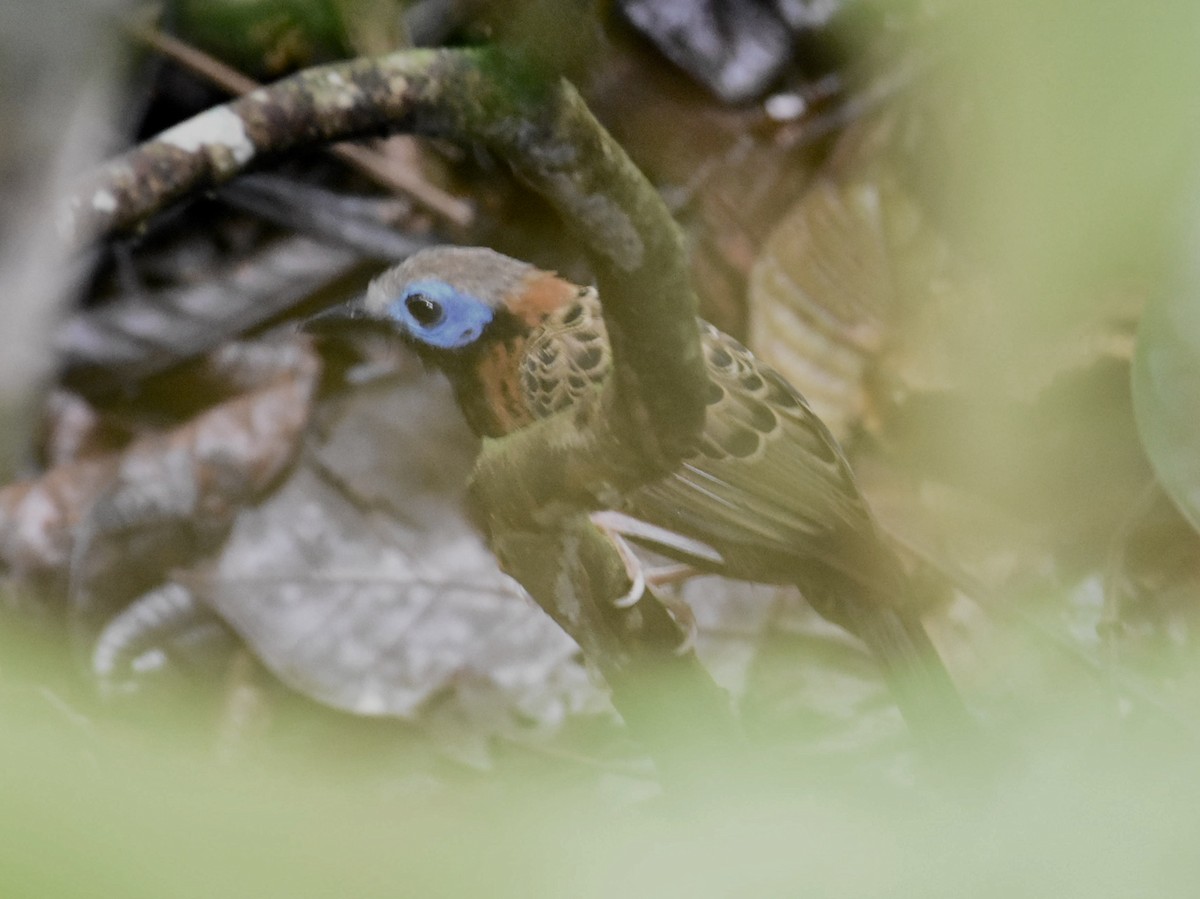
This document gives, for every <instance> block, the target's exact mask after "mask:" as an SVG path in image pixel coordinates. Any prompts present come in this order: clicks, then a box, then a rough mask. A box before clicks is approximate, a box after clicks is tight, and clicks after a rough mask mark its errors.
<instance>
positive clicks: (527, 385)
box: [520, 288, 610, 418]
mask: <svg viewBox="0 0 1200 899" xmlns="http://www.w3.org/2000/svg"><path fill="white" fill-rule="evenodd" d="M609 366H610V354H609V349H608V335H607V333H606V332H605V330H604V319H603V318H602V317H601V315H600V305H599V300H598V298H597V297H596V292H595V289H593V288H589V289H588V290H587V291H586V292H583V293H581V294H580V295H579V296H578V297H577V298H576V301H575V302H574V303H572V304H570V305H568V306H567V307H566V308H564V309H562V310H560V311H558V312H556V313H555V314H554V315H553V316H552V317H551V318H550V319H549V320H547V322H546V323H545V324H544V325H543V326H542V327H541V328H539V329H538V330H536V331H535V332H534V333H533V334H531V335H530V337H529V341H528V343H527V345H526V347H525V356H524V359H523V360H522V363H521V373H520V378H521V394H522V396H524V398H525V402H526V404H527V405H528V407H529V411H530V412H531V413H532V414H533V416H534V417H535V418H545V417H546V416H547V415H553V414H554V413H555V412H558V411H560V410H562V409H565V408H566V407H568V406H570V405H571V404H572V403H574V402H575V401H576V400H577V399H578V398H579V397H580V396H581V395H582V394H583V393H584V392H585V391H587V390H590V389H591V388H592V387H594V386H595V385H597V384H600V383H602V382H603V381H604V379H605V378H606V377H607V376H608V370H609Z"/></svg>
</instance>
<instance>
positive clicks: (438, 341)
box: [387, 278, 495, 350]
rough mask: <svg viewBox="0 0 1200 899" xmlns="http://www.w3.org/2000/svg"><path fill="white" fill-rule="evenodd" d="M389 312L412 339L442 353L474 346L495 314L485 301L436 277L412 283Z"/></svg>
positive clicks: (391, 305)
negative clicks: (460, 290) (442, 351)
mask: <svg viewBox="0 0 1200 899" xmlns="http://www.w3.org/2000/svg"><path fill="white" fill-rule="evenodd" d="M430 304H432V305H430ZM387 311H388V314H389V315H390V316H391V317H392V318H394V319H395V320H396V321H397V322H398V323H399V324H400V326H401V327H402V328H403V329H404V331H405V332H406V333H407V334H408V335H409V337H411V338H413V339H414V340H419V341H420V342H422V343H425V344H428V345H429V346H431V347H436V348H438V349H441V350H456V349H460V348H462V347H465V346H468V345H470V344H472V343H474V342H475V341H476V340H478V339H479V336H480V335H481V334H482V333H483V329H484V328H486V327H487V326H488V324H489V323H490V322H491V320H492V317H493V315H494V314H495V313H494V312H493V311H492V308H491V307H490V306H488V304H487V303H485V302H483V301H482V300H479V299H476V298H475V297H473V296H471V295H470V294H466V293H461V292H459V291H458V290H455V289H454V288H453V287H451V286H450V285H449V284H447V283H446V282H445V281H438V280H437V279H434V278H429V279H425V280H421V281H414V282H413V283H411V284H409V285H408V286H407V287H406V288H405V290H404V294H403V295H402V296H400V297H399V298H398V299H395V300H393V301H392V302H391V303H390V304H389V305H388V307H387ZM437 313H440V314H437Z"/></svg>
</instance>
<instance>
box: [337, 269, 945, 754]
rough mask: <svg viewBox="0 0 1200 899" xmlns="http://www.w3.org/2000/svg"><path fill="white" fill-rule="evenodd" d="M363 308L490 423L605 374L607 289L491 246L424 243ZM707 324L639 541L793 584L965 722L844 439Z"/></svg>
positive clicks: (900, 678)
mask: <svg viewBox="0 0 1200 899" xmlns="http://www.w3.org/2000/svg"><path fill="white" fill-rule="evenodd" d="M358 314H360V315H365V316H366V317H368V318H371V319H372V320H374V321H377V322H380V321H383V322H387V323H389V324H390V325H391V326H393V327H395V328H396V329H397V330H398V331H399V332H400V333H401V334H402V335H403V336H404V337H405V339H406V340H407V341H408V342H410V343H411V344H412V345H413V346H415V347H416V349H417V351H418V352H419V353H420V354H421V355H422V357H423V358H424V359H425V360H426V361H427V362H428V363H430V364H432V365H434V366H436V367H438V368H440V369H441V370H443V371H444V372H445V373H446V374H447V375H448V376H449V378H450V380H451V382H452V383H453V385H454V389H455V394H456V397H457V399H458V402H459V405H460V406H461V408H462V410H463V412H464V413H465V415H466V417H467V420H468V421H469V422H470V424H471V425H472V427H473V428H474V429H475V430H476V431H477V432H478V433H480V434H482V435H486V436H500V435H503V434H505V433H509V432H511V431H513V430H516V429H519V428H522V427H525V426H526V425H528V424H529V423H531V422H533V421H535V420H537V419H539V418H543V417H545V416H548V415H553V414H555V413H556V412H559V411H562V410H564V409H567V408H569V407H570V406H571V405H572V404H573V403H574V402H575V401H576V400H577V399H578V398H579V397H580V396H582V395H583V394H584V393H585V392H587V391H591V390H595V389H597V388H598V387H599V386H600V385H602V384H603V383H604V380H605V379H606V377H607V376H608V371H609V365H610V354H609V347H608V339H607V336H606V332H605V327H604V319H603V316H602V315H601V309H600V302H599V297H598V296H597V294H596V291H595V290H594V289H592V288H582V287H578V286H576V285H573V284H570V283H569V282H567V281H565V280H563V279H560V278H558V277H556V276H555V275H553V274H551V273H548V272H544V271H541V270H539V269H537V268H535V267H533V266H531V265H528V264H526V263H524V262H520V261H517V260H514V259H510V258H508V257H506V256H502V255H500V254H498V253H495V252H492V251H491V250H485V249H480V248H462V247H443V248H435V249H431V250H424V251H422V252H420V253H417V254H415V255H414V256H412V257H410V258H409V259H408V260H406V261H405V262H403V263H401V264H400V265H399V266H397V267H395V268H393V269H392V270H390V271H388V272H387V273H385V274H384V275H382V276H380V277H379V278H378V279H376V281H375V282H374V283H373V284H372V286H371V288H370V291H369V292H368V295H367V298H366V300H365V304H364V306H363V307H362V308H361V309H360V310H358ZM699 328H700V336H701V342H702V345H703V351H704V356H705V360H706V362H707V369H708V375H709V378H710V381H711V383H710V385H709V388H708V406H707V412H706V419H705V426H704V429H703V431H702V433H701V434H700V435H699V437H698V438H697V440H696V443H695V446H694V449H693V451H692V452H691V454H690V455H688V456H687V458H685V459H684V461H683V462H682V463H681V464H680V466H679V467H678V468H677V469H676V470H675V471H674V472H672V473H671V474H670V475H668V476H667V477H665V478H662V479H661V480H659V481H656V482H654V483H651V484H648V485H645V486H643V487H641V488H639V489H637V490H635V491H632V492H631V493H629V494H628V495H627V496H625V497H624V498H623V502H622V505H621V507H620V509H619V511H621V512H624V513H627V514H628V515H630V516H632V517H634V518H637V519H640V520H642V521H645V522H648V523H650V524H651V525H654V526H656V528H658V529H660V530H657V531H655V532H653V534H652V535H651V536H650V537H648V538H647V537H645V535H643V539H644V540H645V541H646V542H649V543H652V544H653V545H654V546H655V548H657V549H658V550H660V551H662V552H665V553H667V554H669V555H674V556H677V557H680V558H684V559H686V560H688V561H692V562H693V563H695V564H697V565H698V566H700V567H703V568H705V569H709V570H714V571H717V572H719V573H722V574H725V575H728V576H731V577H735V578H740V579H745V580H755V581H763V582H771V583H794V584H796V585H797V586H798V587H799V588H800V589H801V590H802V591H803V593H804V595H805V597H806V598H807V599H808V600H809V602H810V603H811V604H812V605H813V606H814V607H815V608H816V609H817V610H818V611H819V612H820V613H821V614H822V615H824V616H825V617H827V618H829V619H830V620H832V621H834V622H836V623H837V624H839V625H841V626H843V627H845V628H846V629H847V630H849V631H850V632H852V633H854V634H855V635H857V636H858V637H860V638H861V639H862V640H864V642H866V643H867V645H868V646H869V647H870V648H871V649H872V651H873V652H874V654H875V655H876V657H877V658H878V659H879V661H880V664H881V667H882V669H883V671H884V674H885V675H886V677H887V679H888V682H889V685H890V686H891V687H892V689H893V693H894V695H895V696H896V699H897V702H898V704H899V705H900V707H901V710H902V711H903V712H904V714H905V716H906V717H907V718H908V719H909V721H910V724H911V725H913V726H914V729H915V730H916V731H917V732H919V733H922V734H923V735H925V736H929V735H931V734H933V733H937V732H944V731H945V729H946V728H947V727H952V728H953V727H959V726H960V725H961V724H962V723H963V722H965V721H967V715H966V712H965V710H964V709H963V707H962V705H961V702H960V701H959V699H958V696H957V693H956V692H955V690H954V688H953V686H952V684H951V681H950V678H949V676H948V675H947V674H946V671H945V669H944V667H943V666H942V664H941V662H940V660H939V659H938V657H937V654H936V652H935V651H934V648H933V646H932V644H931V643H930V642H929V639H928V637H927V636H926V634H925V632H924V630H923V628H922V626H921V624H920V621H919V618H918V617H917V615H916V613H915V612H914V611H913V609H912V608H911V606H910V605H909V604H908V589H909V588H908V580H907V578H906V576H905V573H904V571H903V569H902V567H901V565H900V563H899V561H898V559H897V558H896V556H895V554H894V553H893V552H892V550H891V549H890V548H889V547H888V546H887V544H886V543H885V542H884V540H883V539H881V537H880V535H879V533H878V529H877V527H876V525H875V522H874V520H873V518H872V516H871V514H870V512H869V510H868V508H867V506H866V503H865V502H864V500H863V498H862V496H861V494H860V493H859V491H858V488H857V487H856V485H855V482H854V478H853V476H852V474H851V471H850V468H849V466H848V464H847V463H846V460H845V458H844V456H843V455H842V453H841V451H840V449H839V448H838V446H837V444H836V442H835V441H834V439H833V437H832V436H831V435H830V433H829V431H828V430H827V429H826V428H825V426H824V425H823V424H822V423H821V422H820V420H819V419H818V418H817V417H816V416H815V415H814V414H813V412H812V411H811V410H810V409H809V407H808V405H807V403H806V402H805V401H804V399H803V398H802V397H801V396H800V395H799V394H798V393H797V392H796V391H795V390H794V389H793V388H792V387H791V385H789V384H788V383H787V382H786V381H784V380H783V378H782V377H781V376H780V375H779V374H777V373H776V372H775V371H774V370H772V369H771V368H770V367H768V366H766V365H765V364H763V363H761V362H759V361H758V360H757V359H755V358H754V356H753V355H752V354H751V353H750V352H749V351H748V350H747V349H745V347H743V346H742V345H741V344H739V343H738V342H737V341H735V340H734V339H733V338H731V337H729V336H727V335H725V334H723V333H721V332H720V331H718V330H717V329H716V328H714V327H712V326H711V325H709V324H707V323H705V322H700V323H699ZM670 534H678V535H682V536H683V537H684V538H686V540H683V541H673V540H672V539H671V538H670V536H669V535H670ZM697 543H699V544H702V545H703V547H704V550H703V551H700V552H698V551H697V550H696V547H697Z"/></svg>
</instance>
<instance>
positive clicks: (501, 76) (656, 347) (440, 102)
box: [66, 50, 734, 769]
mask: <svg viewBox="0 0 1200 899" xmlns="http://www.w3.org/2000/svg"><path fill="white" fill-rule="evenodd" d="M394 130H399V131H410V132H415V133H419V134H425V135H436V136H439V137H443V138H449V139H451V140H455V141H458V142H462V143H475V144H482V145H484V146H486V147H488V148H489V149H491V150H492V151H493V152H494V153H496V154H497V155H499V156H500V157H502V158H503V159H505V160H506V161H507V162H508V163H509V164H510V165H511V166H512V167H513V169H514V170H515V171H516V172H517V174H518V175H519V176H521V177H522V178H523V179H524V180H525V181H527V182H528V183H529V184H530V185H531V186H532V187H533V188H534V189H535V190H537V191H538V192H539V193H541V194H542V195H543V196H544V197H545V198H546V199H547V200H548V201H549V202H550V203H551V204H552V205H553V206H554V207H555V208H556V209H557V210H558V212H559V213H560V214H561V216H562V217H563V219H564V221H565V222H566V223H567V225H568V226H569V227H571V228H572V229H573V230H575V231H576V232H577V233H578V235H579V237H580V239H581V240H582V241H583V242H584V243H585V245H586V246H587V247H588V248H589V251H590V255H591V258H592V262H593V267H594V270H595V273H596V277H597V281H598V285H599V287H600V292H601V296H602V300H603V303H604V314H605V318H606V321H607V324H608V332H609V338H610V342H611V344H612V350H613V359H614V366H613V375H612V377H611V378H610V379H609V381H608V383H607V385H606V387H605V389H604V390H603V391H602V392H600V393H597V394H596V395H595V396H594V398H593V401H592V402H591V403H590V404H584V405H582V406H580V407H579V408H577V409H576V410H573V411H571V412H565V413H563V414H560V415H558V416H553V417H551V418H549V419H546V420H544V421H541V422H538V423H537V424H535V425H532V426H530V427H527V428H524V429H522V430H521V431H520V432H518V433H516V434H513V435H511V436H510V437H507V438H505V439H503V440H497V441H485V444H484V448H483V451H482V454H481V456H480V459H479V461H478V464H477V467H476V471H475V475H474V478H473V484H472V500H473V504H474V511H475V513H476V515H477V517H478V519H479V523H480V524H481V525H482V527H483V530H484V531H485V533H486V534H487V536H488V538H489V540H490V542H491V545H492V547H493V548H494V549H495V551H496V552H497V555H498V556H499V557H500V558H501V560H502V562H503V563H504V565H505V566H506V568H507V570H508V571H509V572H510V573H511V574H513V575H514V576H515V577H517V579H518V580H520V581H521V583H522V584H523V586H525V587H526V589H527V590H528V591H529V592H530V593H531V594H532V595H533V596H534V598H535V599H536V600H537V601H538V602H539V604H541V605H542V607H543V608H544V609H546V611H547V612H549V613H550V614H551V616H553V617H554V618H555V620H556V621H558V622H559V623H560V624H561V625H562V626H563V627H564V629H565V630H566V631H567V632H568V633H570V634H571V636H572V637H574V638H575V639H576V641H577V642H579V643H580V645H581V646H582V647H583V649H584V652H585V653H586V654H587V655H588V657H589V658H590V659H591V660H592V661H593V662H594V663H595V664H597V665H598V666H599V667H600V669H601V670H602V671H603V672H604V674H605V676H606V677H607V679H608V680H609V682H610V684H611V685H612V687H613V692H614V699H615V700H616V702H617V704H618V707H619V708H620V709H621V711H622V712H623V714H625V716H626V718H627V720H628V721H629V723H630V724H631V726H632V727H633V728H635V729H636V730H637V731H639V732H640V733H641V735H642V736H643V739H646V740H647V742H648V744H650V745H651V748H652V749H655V755H656V757H659V758H660V760H661V759H663V758H665V757H666V756H667V755H671V754H672V753H671V752H670V750H668V749H665V748H664V747H669V746H672V745H674V744H676V742H677V741H678V740H679V739H680V738H682V740H683V742H684V744H686V745H688V746H692V747H695V748H697V749H698V750H699V753H700V754H701V755H704V754H706V753H705V751H704V750H705V749H711V748H713V744H714V743H718V744H727V743H728V742H729V741H730V739H731V735H732V733H733V731H734V728H733V725H732V716H731V714H730V712H729V709H728V704H727V701H726V699H725V697H724V694H723V693H722V692H721V691H720V690H719V689H718V688H716V687H715V686H714V685H713V683H712V681H711V679H710V678H709V677H708V675H707V673H706V672H704V670H703V669H702V668H701V666H700V665H699V663H698V661H697V660H696V658H695V656H694V655H693V654H691V653H690V652H688V653H685V654H683V655H676V654H675V652H674V650H675V647H676V646H677V645H678V644H679V642H680V638H681V634H680V631H679V628H678V626H677V625H676V624H675V623H674V622H673V620H672V619H671V617H670V615H669V614H668V613H667V611H666V609H665V608H664V607H663V606H662V604H661V603H660V602H659V600H658V599H657V598H656V597H654V596H653V594H652V593H650V592H649V591H647V592H646V594H645V595H644V596H643V597H641V599H640V600H639V601H638V602H637V604H636V606H635V607H634V608H632V609H624V610H623V609H618V608H617V607H616V606H614V605H613V604H612V601H613V600H614V599H615V598H616V597H618V596H620V595H621V593H622V591H624V590H626V589H627V588H628V578H627V577H626V569H625V566H624V563H623V560H622V559H621V557H620V554H619V553H618V552H617V551H616V549H615V547H614V546H613V544H612V543H611V542H610V541H609V540H608V538H607V537H606V536H605V535H604V534H602V533H601V532H599V531H598V530H597V529H596V528H595V527H594V526H593V525H592V524H591V523H590V521H589V520H588V518H587V515H586V511H587V510H590V509H594V508H597V507H600V506H605V505H611V504H612V503H613V501H614V500H615V497H616V494H618V493H619V492H621V491H623V490H627V489H631V488H633V487H636V486H638V485H640V484H642V483H644V482H646V481H647V480H649V479H651V478H654V477H657V476H661V475H662V474H663V473H665V472H666V471H668V470H670V469H671V468H673V467H674V466H675V465H676V464H677V463H678V461H679V459H680V458H681V457H682V456H683V455H684V454H685V453H686V452H687V451H688V449H689V447H690V445H691V442H692V440H693V439H694V437H695V435H696V433H697V431H698V430H699V429H700V427H701V426H702V424H703V420H704V408H705V407H704V393H705V388H706V386H707V376H706V374H705V371H704V365H703V360H702V358H701V355H700V347H699V334H698V330H697V328H696V320H695V315H696V300H695V295H694V293H693V291H692V289H691V286H690V283H689V277H688V269H687V263H686V258H685V255H684V251H683V245H682V241H681V237H680V234H679V231H678V229H677V227H676V225H675V223H674V222H673V220H672V219H671V217H670V215H669V213H668V212H667V210H666V208H665V207H664V205H663V204H662V202H661V200H660V199H659V197H658V195H657V193H656V192H655V191H654V190H653V188H652V187H651V185H650V184H649V183H648V182H647V181H646V179H645V177H644V176H643V175H642V174H641V172H639V171H638V169H637V168H636V166H634V164H633V163H632V162H631V161H630V160H629V158H628V157H627V156H626V155H625V153H624V151H623V150H622V149H621V148H620V146H619V145H618V144H617V143H616V142H615V141H614V140H613V139H612V138H611V137H610V136H609V135H608V134H607V133H606V132H605V131H604V129H603V128H602V127H601V126H600V125H599V124H598V123H597V122H596V120H595V119H594V118H593V117H592V115H591V113H590V112H589V111H588V110H587V108H586V106H585V104H584V103H583V101H582V99H581V98H580V97H579V95H578V94H577V93H576V92H575V90H574V89H573V88H572V87H571V86H570V85H569V84H567V83H566V82H565V81H555V82H554V83H550V84H547V83H545V82H544V81H543V80H542V79H541V78H540V77H538V76H536V75H534V74H532V73H531V72H530V71H529V70H527V69H524V68H523V67H522V66H521V65H520V64H518V63H516V62H513V61H512V60H511V59H510V58H508V57H505V56H503V55H500V54H497V53H492V52H487V51H457V50H456V51H451V50H443V51H407V52H402V53H396V54H392V55H389V56H386V57H382V58H379V59H368V60H355V61H353V62H348V63H343V64H338V65H333V66H325V67H322V68H317V69H311V70H308V71H305V72H302V73H300V74H298V75H296V76H293V77H292V78H289V79H286V80H284V81H281V82H279V83H277V84H275V85H273V86H271V87H267V88H262V89H259V90H255V91H253V92H251V93H250V94H247V95H246V96H244V97H242V98H241V99H239V100H236V101H234V102H232V103H230V104H228V105H226V106H222V107H218V108H216V109H213V110H209V111H208V112H206V113H203V114H202V115H200V116H197V117H196V118H194V119H192V120H190V121H188V122H185V123H183V124H181V125H178V126H176V127H174V128H172V129H170V130H169V131H167V132H165V133H164V134H162V135H159V136H158V137H157V138H156V139H154V140H152V141H150V142H148V143H146V144H143V145H142V146H140V147H138V148H136V149H134V150H133V151H131V152H130V153H128V154H126V155H125V156H123V157H121V158H119V159H116V160H114V161H113V162H111V163H109V164H108V165H107V166H105V167H104V168H103V169H102V170H100V171H99V172H98V173H96V175H95V176H94V177H93V178H92V179H91V181H90V182H89V183H88V185H87V186H86V187H85V188H83V189H82V190H81V191H80V192H79V193H78V194H77V196H76V197H75V199H74V200H73V202H72V204H71V206H70V209H69V212H68V215H67V216H66V221H67V223H68V226H69V228H70V230H71V233H72V234H73V235H74V236H75V238H76V239H77V240H78V239H82V238H84V237H88V236H91V237H94V236H97V235H100V234H105V233H109V232H111V231H113V230H118V229H127V228H130V227H133V226H134V225H136V224H138V223H139V222H141V221H142V220H143V219H144V218H145V217H146V216H148V215H150V214H152V213H154V212H155V211H157V210H159V209H161V208H163V207H164V206H165V205H167V204H169V203H170V202H172V201H173V200H176V199H178V198H180V197H182V196H184V195H185V194H187V193H189V192H192V191H195V190H197V189H201V188H206V187H210V186H212V185H215V184H219V183H221V182H223V181H226V180H228V179H229V178H231V177H233V176H234V175H235V174H237V173H238V172H241V171H243V170H244V169H246V168H247V167H249V166H250V165H252V164H255V163H257V162H259V161H260V160H262V159H263V158H265V157H267V156H271V155H278V154H281V153H283V152H285V151H289V150H292V149H295V148H298V147H300V146H302V145H306V144H312V143H317V142H324V141H332V140H343V139H346V138H351V137H355V136H364V135H370V134H376V133H380V132H384V131H394ZM649 669H653V674H654V675H655V676H653V677H646V674H647V673H648V671H649ZM669 719H674V720H675V721H676V722H677V723H678V724H679V725H680V726H679V727H678V728H676V727H667V726H665V722H667V721H668V720H669ZM668 767H671V768H673V769H676V768H678V767H679V766H678V765H677V764H676V762H675V761H674V760H673V761H671V762H670V763H669V765H668Z"/></svg>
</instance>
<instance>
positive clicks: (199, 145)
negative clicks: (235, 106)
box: [158, 106, 254, 165]
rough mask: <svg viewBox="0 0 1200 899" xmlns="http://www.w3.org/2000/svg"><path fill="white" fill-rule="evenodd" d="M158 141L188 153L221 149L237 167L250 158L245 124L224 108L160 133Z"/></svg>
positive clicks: (250, 149) (249, 144) (252, 146)
mask: <svg viewBox="0 0 1200 899" xmlns="http://www.w3.org/2000/svg"><path fill="white" fill-rule="evenodd" d="M158 140H159V141H160V142H161V143H165V144H170V145H171V146H173V147H178V148H179V149H181V150H185V151H186V152H188V153H196V152H198V151H201V150H205V151H208V150H209V149H210V148H219V149H224V150H227V151H228V152H229V154H230V156H232V157H233V159H234V161H235V162H236V163H237V164H238V165H245V164H246V163H247V162H249V161H250V160H251V159H253V158H254V143H253V142H252V141H251V140H250V138H249V136H248V135H247V134H246V126H245V123H243V122H242V120H241V118H240V117H239V116H238V115H237V114H236V113H235V112H233V111H232V110H230V109H229V108H228V107H225V106H218V107H217V108H216V109H210V110H208V112H202V113H200V115H198V116H194V117H193V118H191V119H188V120H187V121H186V122H182V123H180V124H178V125H176V126H175V127H174V128H170V129H168V130H166V131H164V132H163V133H162V134H160V135H159V136H158Z"/></svg>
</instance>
